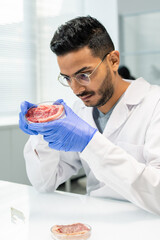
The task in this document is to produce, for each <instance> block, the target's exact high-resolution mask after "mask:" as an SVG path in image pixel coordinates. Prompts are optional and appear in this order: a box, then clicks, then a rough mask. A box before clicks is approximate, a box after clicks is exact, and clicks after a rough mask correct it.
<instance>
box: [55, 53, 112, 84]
mask: <svg viewBox="0 0 160 240" xmlns="http://www.w3.org/2000/svg"><path fill="white" fill-rule="evenodd" d="M108 54H109V53H106V54H105V55H104V57H103V58H102V60H101V61H100V63H98V65H97V66H96V67H95V69H94V70H93V71H92V72H91V73H90V74H87V73H78V74H76V75H75V76H74V77H67V76H63V75H62V74H59V76H58V81H59V82H60V83H61V84H62V85H63V86H65V87H70V85H71V83H72V78H74V79H75V80H76V81H77V82H78V83H80V84H81V85H88V84H89V82H90V77H91V75H92V74H93V73H94V72H95V71H96V70H97V69H98V67H99V66H100V65H101V63H102V62H103V61H104V59H105V57H106V56H107V55H108Z"/></svg>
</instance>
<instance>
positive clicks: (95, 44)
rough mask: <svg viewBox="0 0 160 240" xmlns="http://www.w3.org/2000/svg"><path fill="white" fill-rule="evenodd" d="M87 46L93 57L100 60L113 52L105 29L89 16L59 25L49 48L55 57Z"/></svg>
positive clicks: (112, 45) (111, 43)
mask: <svg viewBox="0 0 160 240" xmlns="http://www.w3.org/2000/svg"><path fill="white" fill-rule="evenodd" d="M85 46H88V47H89V48H90V49H91V50H92V54H93V55H94V56H98V57H100V58H102V57H103V56H104V54H106V53H108V52H111V51H113V50H114V44H113V42H112V40H111V38H110V36H109V34H108V32H107V30H106V29H105V27H104V26H103V25H102V24H101V23H100V22H99V21H98V20H97V19H95V18H93V17H91V16H87V17H77V18H74V19H72V20H70V21H68V22H66V23H65V24H63V25H61V26H60V27H59V28H58V29H57V31H56V32H55V34H54V36H53V38H52V40H51V43H50V47H51V50H52V51H53V52H54V53H55V54H56V55H57V56H60V55H64V54H66V53H69V52H71V51H75V50H78V49H80V48H82V47H85Z"/></svg>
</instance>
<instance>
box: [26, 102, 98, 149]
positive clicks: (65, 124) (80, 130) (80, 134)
mask: <svg viewBox="0 0 160 240" xmlns="http://www.w3.org/2000/svg"><path fill="white" fill-rule="evenodd" d="M57 103H60V104H62V105H63V106H64V109H65V114H66V116H65V118H63V119H58V120H55V121H52V122H47V123H31V124H29V126H28V128H29V129H30V130H31V131H37V132H38V133H39V134H42V135H43V137H44V140H45V141H47V142H48V143H49V147H51V148H53V149H56V150H61V151H66V152H67V151H73V152H82V151H83V149H84V148H85V147H86V145H87V144H88V143H89V141H90V140H91V139H92V137H93V135H94V134H95V132H96V131H97V129H95V128H93V127H91V126H90V125H89V124H88V123H87V122H85V121H84V120H82V119H81V118H80V117H78V116H77V115H76V114H75V113H74V112H73V111H72V109H71V108H69V107H68V106H67V105H66V104H65V102H63V100H57Z"/></svg>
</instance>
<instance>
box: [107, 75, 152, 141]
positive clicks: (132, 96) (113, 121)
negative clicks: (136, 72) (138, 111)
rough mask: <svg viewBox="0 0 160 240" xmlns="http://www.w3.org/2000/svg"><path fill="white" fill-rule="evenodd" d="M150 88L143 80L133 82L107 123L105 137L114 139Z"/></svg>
mask: <svg viewBox="0 0 160 240" xmlns="http://www.w3.org/2000/svg"><path fill="white" fill-rule="evenodd" d="M149 88H150V84H149V83H148V82H146V81H145V80H144V79H143V78H138V79H137V80H134V81H132V82H131V84H130V85H129V87H128V88H127V90H126V92H125V93H124V95H123V97H122V98H121V100H120V101H119V103H118V104H117V106H116V107H115V108H114V110H113V112H112V114H111V116H110V118H109V120H108V122H107V125H106V127H105V129H104V132H103V134H104V135H105V136H107V137H108V138H110V139H111V138H112V136H113V134H114V132H116V131H117V130H118V129H119V128H120V127H121V126H122V124H124V123H125V121H127V119H128V118H129V116H130V115H131V114H132V110H133V109H134V106H136V105H138V104H140V103H141V101H142V100H143V99H144V97H145V95H146V94H147V93H148V91H149Z"/></svg>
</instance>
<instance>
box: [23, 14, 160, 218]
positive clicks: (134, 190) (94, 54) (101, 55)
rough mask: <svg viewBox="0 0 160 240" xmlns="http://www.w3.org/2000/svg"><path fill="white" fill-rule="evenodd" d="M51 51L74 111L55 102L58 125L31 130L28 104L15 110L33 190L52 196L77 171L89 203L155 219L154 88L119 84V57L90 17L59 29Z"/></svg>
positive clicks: (159, 120) (159, 142)
mask: <svg viewBox="0 0 160 240" xmlns="http://www.w3.org/2000/svg"><path fill="white" fill-rule="evenodd" d="M51 49H52V51H53V52H54V53H55V54H56V55H57V61H58V64H59V68H60V75H59V77H58V80H59V81H60V82H61V83H62V84H63V85H64V86H69V87H70V88H71V89H72V90H73V92H74V93H75V94H76V95H77V97H78V98H80V100H78V102H77V103H76V104H75V106H74V108H73V110H72V109H70V108H69V107H68V106H67V105H66V104H65V103H64V102H63V100H58V101H57V102H59V103H61V104H63V105H64V108H65V112H66V117H65V118H64V119H60V120H57V121H52V122H49V123H35V124H34V123H32V124H29V125H28V124H27V123H26V122H25V119H24V115H25V113H26V112H27V109H28V108H29V107H30V106H32V104H30V103H28V102H23V103H22V104H21V113H20V128H21V129H22V130H23V131H24V132H26V133H28V134H30V135H32V136H31V137H30V139H29V141H28V142H27V144H26V146H25V149H24V156H25V160H26V168H27V173H28V177H29V179H30V181H31V183H32V184H33V186H35V187H36V188H37V189H38V190H39V191H54V190H55V189H56V188H57V187H58V186H59V185H60V184H62V183H63V182H65V181H66V180H67V179H69V178H70V177H71V176H72V175H74V174H77V172H78V171H79V169H80V168H81V167H83V168H84V170H85V173H86V176H87V193H88V195H90V196H98V197H109V198H115V199H126V200H129V201H131V202H132V203H134V204H135V205H137V206H139V207H141V208H143V209H145V210H147V211H150V212H154V213H157V214H160V87H158V86H152V85H150V84H149V83H148V82H146V81H145V80H144V79H143V78H139V79H137V80H135V81H132V82H129V81H127V80H124V79H122V78H121V77H120V76H119V74H118V67H119V52H118V51H115V49H114V45H113V43H112V40H111V38H110V36H109V35H108V33H107V31H106V29H105V28H104V26H102V25H101V23H99V22H98V21H97V20H96V19H94V18H92V17H90V16H88V17H78V18H75V19H73V20H70V21H69V22H67V23H65V24H64V25H62V26H61V27H59V29H58V30H57V31H56V33H55V34H54V36H53V39H52V41H51ZM97 129H98V130H97Z"/></svg>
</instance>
